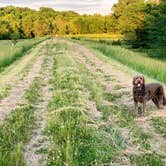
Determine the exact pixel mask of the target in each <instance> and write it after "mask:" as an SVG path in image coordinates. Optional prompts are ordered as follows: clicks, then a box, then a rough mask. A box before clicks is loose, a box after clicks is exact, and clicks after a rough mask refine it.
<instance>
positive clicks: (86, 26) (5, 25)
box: [0, 0, 166, 47]
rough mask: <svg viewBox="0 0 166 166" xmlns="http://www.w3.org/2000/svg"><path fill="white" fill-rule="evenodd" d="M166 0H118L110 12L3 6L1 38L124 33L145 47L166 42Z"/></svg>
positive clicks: (126, 36) (0, 21)
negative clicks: (83, 12)
mask: <svg viewBox="0 0 166 166" xmlns="http://www.w3.org/2000/svg"><path fill="white" fill-rule="evenodd" d="M165 23H166V1H165V0H160V1H159V0H148V1H146V2H145V0H119V1H118V3H117V4H115V5H114V6H113V7H112V12H111V13H110V14H109V15H106V16H102V15H99V14H94V15H86V14H84V15H79V14H78V13H76V12H73V11H63V12H59V11H55V10H53V9H51V8H45V7H41V8H40V10H39V11H36V10H32V9H29V8H20V7H13V6H7V7H3V8H0V39H18V38H33V37H40V36H44V35H53V34H54V35H55V34H62V35H64V34H89V33H91V34H92V33H121V34H123V35H124V38H125V39H126V40H130V41H132V42H135V43H136V44H137V45H139V46H142V47H151V46H154V45H162V44H163V45H164V44H165V43H166V24H165Z"/></svg>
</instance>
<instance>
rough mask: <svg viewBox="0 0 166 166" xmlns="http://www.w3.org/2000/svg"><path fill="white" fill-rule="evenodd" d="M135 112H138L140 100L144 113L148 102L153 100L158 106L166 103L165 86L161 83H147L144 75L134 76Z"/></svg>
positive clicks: (160, 106)
mask: <svg viewBox="0 0 166 166" xmlns="http://www.w3.org/2000/svg"><path fill="white" fill-rule="evenodd" d="M133 99H134V112H135V113H137V112H138V102H139V103H142V104H143V114H145V112H146V103H147V101H149V100H152V101H153V103H154V104H155V105H156V107H157V108H158V109H159V108H162V105H166V98H165V94H164V88H163V86H162V85H161V84H160V83H151V84H145V79H144V76H142V75H137V76H135V77H134V78H133Z"/></svg>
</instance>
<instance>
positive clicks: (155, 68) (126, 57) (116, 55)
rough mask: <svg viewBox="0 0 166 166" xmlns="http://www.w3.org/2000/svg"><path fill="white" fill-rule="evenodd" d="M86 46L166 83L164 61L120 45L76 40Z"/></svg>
mask: <svg viewBox="0 0 166 166" xmlns="http://www.w3.org/2000/svg"><path fill="white" fill-rule="evenodd" d="M78 42H79V43H81V44H83V45H85V46H87V47H88V48H91V49H94V50H98V51H100V52H102V53H103V54H104V55H105V56H107V57H110V58H112V59H115V60H116V61H118V62H120V63H122V64H124V65H126V66H128V67H131V68H132V69H133V70H135V71H137V72H140V73H142V74H145V75H147V76H149V77H152V78H154V79H156V80H159V81H161V82H163V83H165V84H166V72H165V69H166V62H165V61H161V60H157V59H153V58H150V57H148V56H145V55H144V54H141V53H138V52H133V51H131V50H128V49H125V48H123V47H121V46H115V45H110V44H108V43H107V42H106V43H101V41H90V40H88V41H86V40H78Z"/></svg>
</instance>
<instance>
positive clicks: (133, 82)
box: [132, 76, 136, 85]
mask: <svg viewBox="0 0 166 166" xmlns="http://www.w3.org/2000/svg"><path fill="white" fill-rule="evenodd" d="M135 78H136V76H134V77H133V81H132V84H133V85H135Z"/></svg>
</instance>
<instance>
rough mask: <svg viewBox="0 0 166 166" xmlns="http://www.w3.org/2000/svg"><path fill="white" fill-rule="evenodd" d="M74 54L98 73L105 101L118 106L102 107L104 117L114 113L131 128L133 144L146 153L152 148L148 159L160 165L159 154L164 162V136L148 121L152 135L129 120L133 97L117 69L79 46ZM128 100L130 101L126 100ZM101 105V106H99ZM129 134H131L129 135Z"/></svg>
mask: <svg viewBox="0 0 166 166" xmlns="http://www.w3.org/2000/svg"><path fill="white" fill-rule="evenodd" d="M73 47H74V46H73ZM78 48H79V49H78ZM77 50H79V51H80V52H79V53H76V52H78V51H77ZM72 52H73V53H75V54H76V55H75V57H74V58H75V59H78V58H79V60H78V61H77V63H79V62H80V61H84V62H83V64H84V66H85V67H86V68H87V69H88V70H89V71H91V72H92V73H97V75H98V76H97V75H96V74H95V78H97V80H98V81H99V80H100V82H101V85H102V86H104V87H105V88H104V89H105V90H106V92H105V94H106V98H105V99H107V100H109V101H110V102H113V103H115V104H116V105H117V106H116V107H112V106H104V107H101V110H103V115H104V114H105V117H106V119H109V118H108V117H110V116H112V114H111V113H110V112H111V110H112V111H113V113H114V114H116V116H117V117H118V118H119V123H120V124H122V126H124V125H127V126H128V127H129V128H130V132H132V133H130V134H132V135H133V138H132V139H133V140H132V142H133V141H134V142H135V143H138V144H140V145H141V146H142V147H143V149H144V151H147V150H148V151H149V150H150V148H152V149H151V150H152V151H151V155H149V156H148V158H154V161H155V160H156V162H157V163H160V161H161V160H160V161H159V160H158V159H157V155H156V154H154V153H155V152H157V153H158V154H159V156H160V154H161V158H162V160H163V159H164V154H165V151H164V148H163V147H162V144H163V146H165V145H166V141H165V140H164V139H163V138H162V136H160V135H157V134H156V133H155V131H154V130H152V128H153V127H152V125H150V124H149V122H148V121H147V122H146V123H147V125H148V124H149V125H150V126H149V127H150V128H149V129H150V130H149V131H151V132H152V133H150V132H149V131H148V128H147V129H146V130H145V131H144V130H142V129H141V128H142V126H137V123H135V122H134V121H133V120H132V119H129V117H130V116H129V114H127V112H128V111H127V110H131V109H132V108H131V100H132V99H131V98H130V97H131V96H130V91H129V90H130V88H126V90H125V86H126V85H125V84H123V82H124V79H123V78H122V79H121V78H118V76H119V74H120V73H119V71H118V70H117V69H113V68H111V66H110V65H108V64H105V63H103V62H102V61H101V60H99V59H98V60H97V58H96V57H94V56H93V55H92V54H91V53H90V52H88V51H87V50H86V49H83V47H79V46H78V45H76V46H75V49H73V50H72V51H71V53H70V54H72ZM88 63H89V65H88ZM95 66H96V67H95ZM105 72H106V73H105ZM110 74H113V78H111V77H112V75H110ZM124 74H125V75H126V74H127V73H124V72H121V74H120V76H122V75H124ZM104 79H105V81H103V80H104ZM116 79H118V80H116ZM121 81H122V82H121ZM128 81H129V80H128ZM125 82H126V81H125ZM127 84H128V85H129V82H127ZM111 86H112V87H111ZM118 91H119V92H120V93H119V92H118ZM112 92H116V93H115V94H114V93H113V94H112ZM126 92H127V93H126ZM117 93H119V94H117ZM105 94H104V95H105ZM126 98H127V99H129V100H126ZM104 102H106V101H104ZM107 103H108V102H107ZM119 103H121V105H119ZM99 105H100V106H101V104H99ZM127 105H128V106H127ZM125 107H126V108H125ZM109 115H110V116H109ZM110 118H111V117H110ZM115 119H116V118H115V117H114V118H111V121H112V120H114V121H115ZM124 131H125V132H126V130H123V133H124ZM123 133H122V135H123ZM127 134H129V133H127ZM151 136H152V138H151ZM156 142H158V143H157V144H156ZM155 144H156V145H155ZM157 146H158V147H157ZM156 147H157V150H156V149H155V148H156ZM137 148H138V147H137ZM128 150H129V149H128ZM131 150H132V149H130V154H131V152H132V151H131ZM134 150H136V149H134ZM145 154H146V153H145ZM145 156H146V155H145ZM159 156H158V157H159ZM140 157H141V156H140ZM145 158H146V157H145ZM159 158H160V157H159ZM144 162H146V161H144ZM161 163H162V162H161ZM152 164H156V163H155V162H154V163H152Z"/></svg>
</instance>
